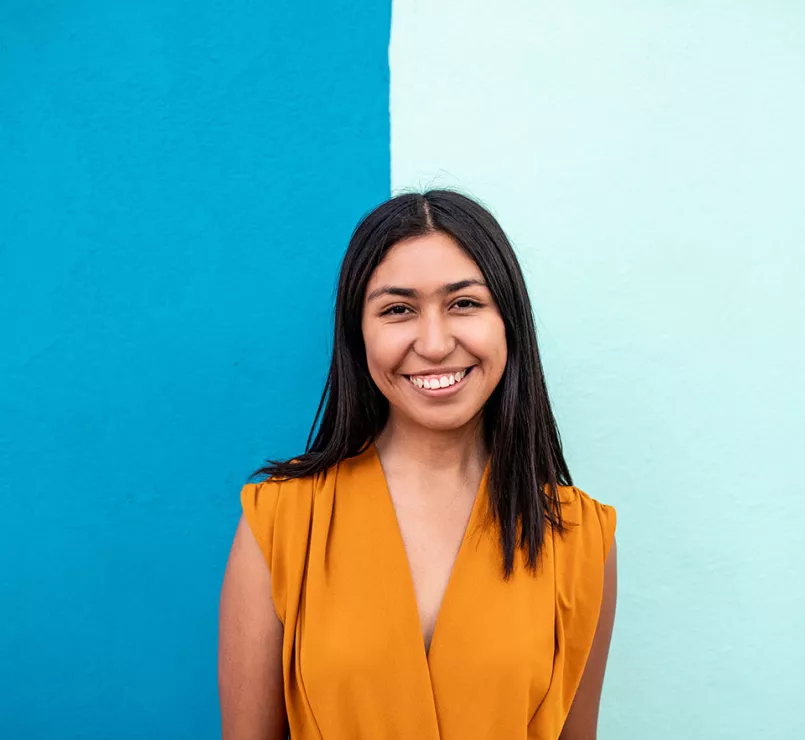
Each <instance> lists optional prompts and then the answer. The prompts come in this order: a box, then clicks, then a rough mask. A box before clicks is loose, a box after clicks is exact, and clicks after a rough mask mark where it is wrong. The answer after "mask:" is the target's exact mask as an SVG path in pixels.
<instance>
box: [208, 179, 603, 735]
mask: <svg viewBox="0 0 805 740" xmlns="http://www.w3.org/2000/svg"><path fill="white" fill-rule="evenodd" d="M319 421H320V423H319ZM311 438H312V444H311V442H310V439H309V440H308V449H307V452H305V453H304V454H300V455H298V456H297V457H296V458H294V459H292V460H288V461H270V462H269V463H268V464H267V465H266V467H264V468H262V469H261V470H260V471H258V474H263V475H265V474H267V475H268V476H269V478H268V479H267V480H265V481H264V482H261V483H249V484H247V485H246V486H245V487H244V488H243V490H242V492H241V503H242V507H243V517H242V519H241V522H240V524H239V526H238V529H237V532H236V534H235V539H234V542H233V545H232V551H231V553H230V557H229V562H228V565H227V569H226V575H225V578H224V584H223V588H222V593H221V608H220V635H219V688H220V700H221V715H222V721H223V737H224V740H258V739H259V740H269V739H270V740H273V739H275V738H285V737H286V734H287V732H288V730H290V735H291V737H292V738H293V740H308V739H311V740H313V739H314V738H316V739H317V740H336V739H339V740H340V739H345V738H350V739H352V738H367V739H369V740H386V739H387V738H388V739H389V740H390V739H391V738H401V739H403V740H408V739H409V738H410V740H437V739H438V738H441V739H442V740H475V739H476V738H477V739H481V738H484V739H487V738H488V739H492V738H494V739H495V740H499V739H505V740H511V739H513V738H533V739H534V740H536V739H537V738H538V739H539V740H557V738H561V740H590V739H591V738H595V734H596V724H597V717H598V706H599V700H600V695H601V688H602V684H603V679H604V670H605V666H606V660H607V654H608V651H609V643H610V636H611V633H612V625H613V621H614V615H615V594H616V565H615V556H616V550H615V540H614V533H615V510H614V509H613V508H612V507H611V506H607V505H605V504H602V503H599V502H598V501H596V500H595V499H593V498H591V497H590V496H589V495H588V494H586V493H585V492H583V491H581V490H580V489H578V488H576V487H574V486H573V485H572V480H571V476H570V473H569V471H568V467H567V464H566V462H565V459H564V456H563V454H562V447H561V444H560V438H559V433H558V430H557V427H556V422H555V420H554V416H553V413H552V411H551V407H550V403H549V400H548V394H547V391H546V385H545V379H544V377H543V372H542V365H541V362H540V358H539V353H538V350H537V341H536V335H535V330H534V323H533V316H532V311H531V304H530V302H529V298H528V293H527V291H526V286H525V283H524V281H523V277H522V273H521V271H520V267H519V265H518V263H517V259H516V258H515V255H514V252H513V250H512V247H511V245H510V244H509V242H508V240H507V238H506V236H505V234H504V233H503V231H502V229H501V228H500V226H499V224H498V223H497V222H496V220H495V219H494V218H493V216H492V215H491V214H490V213H489V212H488V211H487V210H486V209H484V208H483V207H482V206H481V205H479V204H478V203H476V202H475V201H473V200H471V199H469V198H467V197H466V196H463V195H460V194H458V193H455V192H452V191H444V190H433V191H429V192H426V193H424V194H405V195H399V196H397V197H394V198H392V199H391V200H389V201H387V202H385V203H383V204H382V205H380V206H379V207H378V208H376V209H375V210H374V211H372V212H371V213H370V214H369V215H368V216H366V217H365V218H364V219H363V221H361V223H360V224H359V225H358V227H357V229H356V230H355V232H354V234H353V235H352V239H351V241H350V244H349V247H348V249H347V252H346V255H345V257H344V261H343V264H342V266H341V274H340V279H339V285H338V295H337V298H336V306H335V338H334V343H333V356H332V363H331V365H330V371H329V375H328V378H327V383H326V387H325V390H324V394H323V395H322V401H321V404H320V406H319V411H318V413H317V414H316V419H315V420H314V423H313V429H312V430H311Z"/></svg>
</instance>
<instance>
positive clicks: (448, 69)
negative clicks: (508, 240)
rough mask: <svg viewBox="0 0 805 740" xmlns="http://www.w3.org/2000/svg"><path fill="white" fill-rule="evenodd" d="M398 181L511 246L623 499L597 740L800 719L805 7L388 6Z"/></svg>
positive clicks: (581, 457) (577, 464)
mask: <svg viewBox="0 0 805 740" xmlns="http://www.w3.org/2000/svg"><path fill="white" fill-rule="evenodd" d="M390 65H391V130H392V138H391V152H392V188H393V190H394V191H395V192H396V191H398V190H400V189H404V188H407V187H411V186H415V187H425V186H431V185H452V186H459V187H461V188H463V189H464V190H466V191H469V192H470V193H472V194H474V195H476V196H477V197H480V198H481V199H484V200H485V201H486V202H487V203H488V205H490V206H491V207H492V209H493V211H494V212H495V213H496V214H497V216H498V217H499V218H500V220H501V222H502V224H503V226H504V228H506V229H507V231H508V233H509V234H510V236H511V237H512V239H513V240H514V242H515V244H516V247H517V248H518V250H519V254H520V256H521V258H522V261H523V263H524V266H525V268H526V270H527V273H528V280H529V285H530V289H531V291H532V297H533V301H534V304H535V308H536V312H537V314H538V329H539V337H540V340H541V347H542V351H543V354H544V357H545V361H546V366H547V368H546V370H547V372H548V379H549V384H550V389H551V392H552V395H553V399H554V402H555V405H556V410H557V413H558V418H559V423H560V427H561V430H562V433H563V440H564V442H565V445H566V450H567V453H568V457H569V463H570V465H571V470H572V472H573V474H574V477H575V482H576V484H577V485H579V486H580V487H581V488H583V489H584V490H587V491H588V492H589V493H590V494H591V495H593V496H595V497H596V498H599V499H600V500H602V501H604V502H606V503H611V504H614V505H615V506H616V507H617V509H618V513H619V525H618V533H617V539H618V551H619V564H620V596H619V606H618V615H617V620H616V632H615V635H614V638H613V644H612V651H611V659H610V667H609V670H608V676H607V682H606V686H605V691H604V696H603V705H602V714H601V732H600V737H601V738H602V739H604V740H606V739H612V740H616V739H620V738H648V737H651V738H653V739H655V740H662V739H664V738H669V739H671V738H673V739H674V740H677V739H678V738H707V740H716V739H717V738H725V739H726V738H730V740H735V739H736V738H741V739H743V738H746V739H749V738H758V737H764V738H772V737H774V738H788V739H790V740H794V739H795V738H802V737H805V718H803V715H802V713H801V712H798V711H796V710H795V709H794V707H796V706H798V705H799V700H800V698H801V694H802V692H803V690H805V679H804V678H803V673H802V666H803V665H805V639H803V634H802V625H803V624H805V589H803V586H802V584H803V575H802V569H803V564H805V563H804V561H805V558H803V555H802V532H803V531H805V497H804V496H803V495H802V484H801V475H802V458H801V448H802V445H803V440H805V393H804V392H803V386H802V380H801V378H802V371H801V367H802V365H803V362H805V349H803V348H805V330H804V329H803V327H804V326H805V322H803V316H805V291H803V282H804V278H805V248H804V247H803V244H805V209H803V207H802V204H803V185H805V183H803V177H804V176H805V175H804V173H805V145H803V136H802V132H803V131H805V97H803V94H802V91H803V80H805V6H803V5H802V4H800V3H792V2H772V3H755V2H748V0H743V1H741V2H737V3H723V2H712V1H707V2H699V3H688V2H685V3H671V2H660V1H659V0H655V1H653V2H623V3H618V4H616V5H612V4H611V3H598V2H585V1H583V0H569V2H562V3H558V2H556V3H544V2H540V3H535V2H524V1H523V0H502V2H499V3H489V2H480V1H479V0H461V2H459V0H446V1H445V2H441V3H421V2H415V0H396V2H395V3H394V6H393V18H392V39H391V49H390Z"/></svg>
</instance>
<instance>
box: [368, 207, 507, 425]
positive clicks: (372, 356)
mask: <svg viewBox="0 0 805 740" xmlns="http://www.w3.org/2000/svg"><path fill="white" fill-rule="evenodd" d="M426 205H427V202H426ZM361 326H362V335H363V343H364V347H365V353H366V365H367V369H368V372H369V375H370V376H371V378H372V381H373V382H374V384H375V386H377V388H378V389H379V391H380V392H381V393H382V394H383V396H384V397H385V399H386V400H387V401H388V403H389V420H390V421H394V422H396V423H405V424H407V425H408V426H412V425H413V426H418V427H423V428H426V429H429V430H436V431H448V430H455V429H459V428H462V427H466V426H467V425H469V424H473V423H474V422H475V421H476V420H477V418H478V417H479V416H480V414H481V413H482V410H483V407H484V405H485V404H486V402H487V401H488V400H489V397H490V396H491V395H492V392H493V391H494V390H495V388H496V386H497V385H498V382H499V381H500V378H501V376H502V375H503V371H504V369H505V367H506V346H507V342H506V328H505V325H504V322H503V319H502V317H501V315H500V311H499V310H498V307H497V303H496V302H495V300H494V298H493V297H492V293H491V291H490V290H489V286H488V285H487V282H486V279H485V277H484V275H483V273H482V272H481V269H480V268H479V267H478V265H477V263H476V262H474V261H473V259H472V258H471V257H470V256H469V254H468V253H467V252H466V250H465V249H464V248H463V247H462V246H461V245H460V244H459V243H458V242H457V241H456V240H455V238H453V237H452V236H451V235H449V234H447V233H446V232H443V231H430V232H427V233H425V234H422V235H421V236H412V237H408V238H406V239H403V240H402V241H399V242H397V243H396V244H394V245H392V247H391V248H390V249H389V250H388V251H387V252H386V254H385V255H384V256H383V259H382V260H381V262H380V264H379V265H378V266H377V267H376V268H375V270H374V272H373V273H372V274H371V276H370V278H369V281H368V283H367V285H366V289H365V290H364V291H363V312H362V320H361Z"/></svg>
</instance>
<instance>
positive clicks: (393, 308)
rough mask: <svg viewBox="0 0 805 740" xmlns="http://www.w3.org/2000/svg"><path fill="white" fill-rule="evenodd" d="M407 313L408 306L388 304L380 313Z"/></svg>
mask: <svg viewBox="0 0 805 740" xmlns="http://www.w3.org/2000/svg"><path fill="white" fill-rule="evenodd" d="M406 313H408V306H400V305H397V306H389V307H388V308H387V309H386V310H385V311H382V312H381V313H380V315H381V316H405V314H406Z"/></svg>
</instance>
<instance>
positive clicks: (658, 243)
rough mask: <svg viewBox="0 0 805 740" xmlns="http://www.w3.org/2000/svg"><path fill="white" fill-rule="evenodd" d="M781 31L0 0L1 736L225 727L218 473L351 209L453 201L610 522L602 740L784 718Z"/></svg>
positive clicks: (234, 476)
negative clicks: (614, 550) (393, 200)
mask: <svg viewBox="0 0 805 740" xmlns="http://www.w3.org/2000/svg"><path fill="white" fill-rule="evenodd" d="M390 23H391V46H390V48H389V24H390ZM804 50H805V10H803V9H802V8H801V7H800V4H798V3H793V2H785V1H783V0H779V1H778V2H771V3H764V4H759V3H753V2H749V0H741V1H740V2H737V3H731V4H726V3H723V2H715V1H714V0H707V1H706V2H700V3H689V2H683V3H669V2H660V1H659V0H653V1H650V2H641V3H637V2H628V1H627V2H622V3H618V4H617V5H615V6H613V5H612V4H608V5H605V4H602V3H593V2H589V1H588V2H583V1H582V0H569V1H568V2H563V3H543V2H539V3H535V2H524V1H523V0H519V1H515V0H502V2H500V3H496V4H491V3H488V2H486V3H481V2H478V0H467V1H466V2H460V3H459V2H458V0H444V1H443V2H439V3H423V2H416V1H415V0H397V1H396V2H395V3H394V6H393V17H392V9H391V8H390V7H389V4H387V3H382V2H381V3H368V2H360V1H358V2H353V3H349V4H341V5H338V6H334V5H333V4H328V3H316V4H314V5H313V6H310V5H302V6H299V7H296V6H293V4H290V5H288V4H284V5H281V4H278V3H262V4H259V3H253V2H244V1H243V0H234V1H233V2H229V3H223V2H220V1H219V0H215V1H213V0H205V1H204V2H201V3H196V4H194V5H192V6H190V5H186V4H180V3H177V2H175V0H163V1H162V2H159V3H157V2H153V1H151V2H140V3H133V2H120V3H111V4H110V3H106V4H103V3H99V2H97V0H92V1H90V0H79V1H78V2H74V3H68V4H65V3H54V2H44V1H42V2H35V3H31V2H20V1H19V0H11V1H9V2H5V3H3V4H2V7H1V8H0V347H2V352H0V504H2V513H3V516H2V517H0V557H1V558H2V561H3V563H4V566H5V567H4V568H3V569H2V572H0V599H1V600H2V603H1V604H0V605H1V606H2V608H3V614H4V617H3V621H2V625H3V629H2V630H0V666H1V667H2V670H1V671H0V726H2V728H3V729H2V732H1V733H0V734H2V735H3V737H10V738H26V740H28V739H30V740H40V739H44V738H52V737H57V736H58V737H59V738H64V739H65V740H71V739H72V738H90V739H92V740H95V739H96V738H98V739H99V740H100V739H101V738H103V739H106V738H115V740H118V739H120V740H127V739H128V738H146V737H147V738H163V737H164V738H194V739H196V738H213V737H217V736H218V705H217V693H216V685H215V676H216V673H215V671H216V667H215V664H216V626H217V625H216V621H217V599H218V589H219V587H220V581H221V577H222V575H223V568H224V564H225V558H226V553H227V550H228V548H229V544H230V541H231V536H232V532H233V527H234V523H235V521H236V519H237V516H238V511H239V502H238V497H237V494H238V492H239V490H240V486H241V485H242V483H243V482H244V480H245V478H246V476H247V475H248V474H249V473H250V472H251V471H252V470H253V469H254V468H255V467H257V466H258V465H259V464H260V463H261V461H262V460H263V459H264V457H266V456H273V457H281V456H284V455H290V454H293V453H294V452H297V451H298V450H299V449H300V447H301V446H302V445H303V444H304V441H305V438H306V435H307V431H308V424H309V422H310V420H311V419H312V415H313V412H314V410H315V406H316V403H317V401H318V393H319V392H320V389H321V386H322V383H323V380H324V374H325V369H326V362H327V359H328V354H327V353H328V348H329V337H330V321H331V319H330V310H331V305H332V298H333V294H334V287H335V273H336V269H337V265H338V262H339V260H340V258H341V255H342V253H343V250H344V247H345V245H346V242H347V240H348V237H349V234H350V232H351V230H352V228H353V227H354V225H355V223H356V222H357V220H358V219H359V218H360V217H361V216H362V215H363V214H364V213H365V212H366V211H367V210H368V209H370V208H371V207H372V206H374V205H375V204H377V203H379V202H380V201H382V200H384V199H385V198H386V197H388V195H389V188H390V186H391V188H392V189H393V191H395V192H396V191H399V190H401V189H406V188H409V187H416V188H424V187H428V186H434V185H436V186H439V185H449V186H458V187H460V188H462V189H463V190H465V191H468V192H469V193H470V194H473V195H475V196H477V197H479V198H481V199H482V200H484V201H486V203H487V204H488V205H489V206H490V207H491V209H492V210H493V212H494V213H496V215H497V216H498V217H499V218H500V221H501V223H502V224H503V226H504V228H505V229H506V230H507V232H508V233H509V234H510V236H511V237H512V240H513V241H514V243H515V246H516V248H517V250H518V253H519V255H520V257H521V260H522V263H523V266H524V268H525V271H526V274H527V278H528V281H529V286H530V289H531V292H532V298H533V302H534V305H535V309H536V312H537V321H538V330H539V338H540V342H541V349H542V352H543V356H544V360H545V365H546V372H547V374H548V382H549V386H550V390H551V393H552V397H553V401H554V405H555V410H556V412H557V416H558V419H559V423H560V427H561V430H562V436H563V440H564V443H565V448H566V454H567V457H568V461H569V463H570V465H571V470H572V472H573V474H574V480H575V482H576V484H577V485H579V486H580V487H581V488H583V489H584V490H586V491H588V492H589V493H590V494H591V495H593V496H595V497H596V498H598V499H600V500H602V501H604V502H606V503H611V504H614V505H615V506H616V507H617V509H618V514H619V524H618V550H619V568H620V594H619V605H618V615H617V620H616V630H615V636H614V639H613V644H612V651H611V657H610V664H609V669H608V673H607V681H606V686H605V691H604V697H603V704H602V714H601V732H600V734H599V736H600V737H601V738H602V740H620V739H621V738H648V737H650V738H656V739H657V740H663V739H664V738H674V740H676V739H677V738H696V739H698V738H703V739H706V740H718V739H721V738H724V739H726V738H729V739H730V740H733V739H735V738H739V739H741V740H743V739H744V738H746V739H747V740H748V739H749V738H753V739H754V738H758V737H763V738H766V737H768V738H786V739H791V740H795V739H799V738H802V737H805V720H803V718H802V715H801V713H799V714H797V713H795V710H794V707H796V706H797V705H798V703H799V699H800V697H801V694H802V692H803V690H805V681H804V680H803V678H802V671H801V666H802V665H803V664H805V640H803V639H802V633H801V625H802V624H803V623H805V600H804V599H805V596H803V589H802V588H801V582H802V574H801V573H802V565H803V557H802V554H801V533H802V532H803V531H805V499H804V498H803V497H802V496H801V495H800V493H799V489H800V487H801V486H800V485H799V482H798V480H799V478H798V474H799V472H800V469H801V461H800V459H799V458H798V457H797V455H798V453H799V451H800V447H801V446H802V440H803V439H805V393H804V392H803V389H802V385H801V383H800V381H799V377H800V376H801V375H802V373H801V372H800V371H799V367H800V366H801V365H802V363H803V360H804V359H805V355H804V351H803V347H805V329H803V326H805V322H803V321H802V316H803V315H805V292H804V291H803V290H802V285H803V281H804V280H805V247H803V244H805V211H803V209H802V207H801V202H802V192H803V177H805V175H803V173H805V146H803V143H802V142H803V139H802V136H801V131H803V130H805V99H803V96H802V93H801V91H802V80H803V79H805V51H804ZM389 66H390V69H391V77H390V79H389ZM389 86H390V87H389ZM389 91H390V92H389ZM389 95H390V101H391V102H390V115H389ZM389 152H390V154H389Z"/></svg>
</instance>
